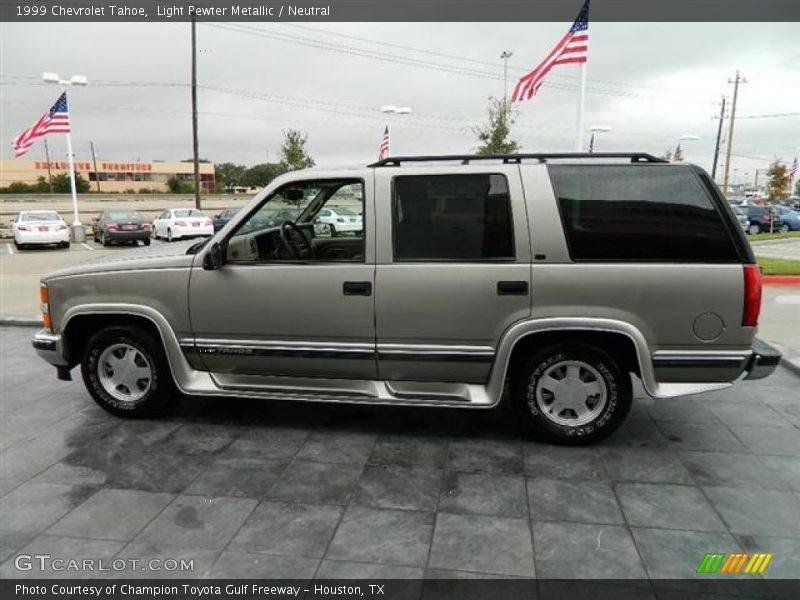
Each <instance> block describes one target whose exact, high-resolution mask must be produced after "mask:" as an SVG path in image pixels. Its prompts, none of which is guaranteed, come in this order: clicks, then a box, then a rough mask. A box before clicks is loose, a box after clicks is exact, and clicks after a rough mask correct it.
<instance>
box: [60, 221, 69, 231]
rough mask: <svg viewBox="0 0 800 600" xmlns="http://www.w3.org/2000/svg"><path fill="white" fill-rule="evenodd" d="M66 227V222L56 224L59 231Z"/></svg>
mask: <svg viewBox="0 0 800 600" xmlns="http://www.w3.org/2000/svg"><path fill="white" fill-rule="evenodd" d="M66 228H67V224H66V223H61V225H59V226H58V230H59V231H64V230H65V229H66Z"/></svg>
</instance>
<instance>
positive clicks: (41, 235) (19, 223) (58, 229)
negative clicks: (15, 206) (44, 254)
mask: <svg viewBox="0 0 800 600" xmlns="http://www.w3.org/2000/svg"><path fill="white" fill-rule="evenodd" d="M11 231H12V232H13V234H14V246H15V247H17V248H23V247H25V246H50V245H56V246H58V247H59V248H69V227H68V226H67V224H66V222H65V221H64V219H62V218H61V215H59V214H58V213H57V212H55V211H53V210H24V211H22V212H20V213H19V214H18V215H17V216H16V217H15V218H14V220H13V221H12V222H11Z"/></svg>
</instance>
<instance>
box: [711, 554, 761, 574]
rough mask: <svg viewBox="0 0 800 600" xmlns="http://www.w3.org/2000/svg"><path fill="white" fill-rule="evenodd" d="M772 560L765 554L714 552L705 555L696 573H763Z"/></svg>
mask: <svg viewBox="0 0 800 600" xmlns="http://www.w3.org/2000/svg"><path fill="white" fill-rule="evenodd" d="M771 560H772V554H771V553H770V554H765V553H763V552H754V553H753V554H750V553H749V552H735V553H731V554H728V553H725V552H715V553H713V554H706V555H705V556H704V557H703V560H701V561H700V564H699V565H698V567H697V573H728V574H731V575H735V574H737V573H763V572H764V571H765V570H766V568H767V565H768V564H769V562H770V561H771Z"/></svg>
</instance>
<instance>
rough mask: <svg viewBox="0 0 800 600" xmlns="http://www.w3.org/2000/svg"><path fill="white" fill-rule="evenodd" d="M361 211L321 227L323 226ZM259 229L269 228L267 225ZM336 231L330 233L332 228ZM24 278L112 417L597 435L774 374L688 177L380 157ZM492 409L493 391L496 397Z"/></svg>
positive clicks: (753, 305)
mask: <svg viewBox="0 0 800 600" xmlns="http://www.w3.org/2000/svg"><path fill="white" fill-rule="evenodd" d="M337 209H339V212H340V213H343V214H350V213H353V214H355V215H358V216H359V218H358V219H354V221H353V223H354V224H355V223H359V224H360V226H359V227H358V228H357V230H354V229H353V228H347V229H345V230H344V231H339V230H337V229H335V228H334V227H332V226H331V223H329V222H326V219H325V218H324V217H323V218H320V215H321V214H328V213H323V211H329V212H334V213H336V212H337ZM276 223H277V225H276ZM343 229H344V228H343ZM135 252H137V254H136V255H135V256H136V258H133V256H134V255H132V254H131V253H125V255H122V256H120V255H115V257H114V258H111V259H105V260H102V261H97V262H93V263H88V264H84V265H80V266H77V267H73V268H69V269H64V270H61V271H57V272H55V273H51V274H49V275H47V276H46V277H44V278H43V279H42V283H41V286H42V310H43V311H44V321H45V325H46V328H45V330H43V331H41V332H40V333H38V334H37V335H36V336H35V338H34V340H33V345H34V347H35V348H36V349H37V350H38V352H39V354H40V355H41V356H42V357H44V358H45V359H46V360H47V361H48V362H50V363H51V364H53V365H55V366H56V367H57V369H58V375H59V377H61V378H69V374H70V369H72V368H73V367H75V366H77V365H81V371H82V375H83V379H84V382H85V383H86V386H87V388H88V390H89V392H90V393H91V395H92V397H93V398H94V399H95V400H96V401H97V402H98V403H99V404H100V405H101V406H102V407H103V408H105V409H107V410H108V411H110V412H112V413H114V414H116V415H120V416H136V417H138V416H145V415H151V414H154V413H156V412H157V411H158V410H159V409H161V408H162V407H163V406H164V405H165V404H166V403H167V402H169V401H170V400H171V399H172V398H173V397H174V396H175V395H176V391H179V392H181V393H183V394H187V395H192V396H195V395H216V396H246V397H253V398H264V399H269V400H297V401H321V402H359V403H364V404H393V405H408V406H441V407H458V408H493V407H495V406H497V405H498V403H499V402H500V401H501V399H502V398H504V397H506V396H507V397H508V399H509V401H511V402H513V403H514V404H515V405H516V406H517V407H518V409H519V410H520V412H521V414H522V415H524V418H525V419H526V420H527V422H528V424H529V426H530V429H531V430H532V432H533V433H534V434H535V435H537V436H538V437H539V438H543V439H547V440H550V441H552V442H556V443H564V444H582V443H588V442H591V441H594V440H598V439H600V438H603V437H604V436H606V435H608V434H609V433H611V432H612V431H614V429H615V428H616V427H618V426H619V424H620V423H621V422H622V420H623V419H624V418H625V416H626V414H627V413H628V411H629V409H630V406H631V401H632V387H631V386H632V380H631V375H635V376H636V377H637V378H639V379H640V380H641V382H642V384H643V387H644V389H645V390H646V392H647V393H648V394H650V395H651V396H653V397H656V398H664V399H668V398H673V397H675V396H681V395H685V394H695V393H699V392H707V391H711V390H720V389H723V388H726V387H729V386H730V385H731V382H733V381H734V380H736V379H737V378H739V377H741V376H742V375H743V374H746V377H747V378H749V379H755V378H760V377H765V376H767V375H769V374H770V373H771V372H772V371H773V370H774V369H775V366H776V365H777V364H778V360H779V358H780V355H779V354H778V353H777V352H776V351H775V350H774V349H773V348H771V347H769V346H767V345H765V344H763V343H762V342H759V341H756V340H754V334H755V331H756V324H757V320H758V314H759V309H760V304H761V281H760V273H759V269H758V266H757V265H756V264H755V260H754V258H753V254H752V251H751V250H750V247H749V245H748V243H747V241H746V239H745V237H744V234H743V232H742V230H741V227H739V224H738V222H737V220H736V218H735V216H734V214H733V212H732V210H731V208H730V207H729V206H728V204H727V202H725V199H724V198H723V197H722V195H721V194H720V192H719V190H718V189H717V187H716V186H715V185H714V183H713V181H712V180H711V178H710V177H709V176H708V175H707V174H706V173H705V172H704V171H703V170H702V169H700V168H698V167H695V166H692V165H686V164H669V163H665V162H663V161H661V160H659V159H657V158H654V157H652V156H649V155H646V154H592V155H565V154H527V155H509V156H440V157H424V156H419V157H406V158H389V159H386V160H383V161H380V162H377V163H375V164H373V165H369V166H368V167H366V168H359V169H353V170H336V171H325V170H308V171H298V172H294V173H290V174H288V175H284V176H282V177H280V178H278V179H276V180H275V181H274V182H273V183H272V184H271V185H269V186H268V187H267V188H266V189H265V190H264V191H263V192H261V193H260V194H258V195H257V196H256V197H255V198H254V199H253V201H252V202H251V203H250V204H249V205H248V206H246V207H245V208H244V209H243V210H242V211H240V212H239V213H238V214H237V215H236V216H235V217H234V218H233V219H232V220H231V221H230V222H229V223H228V224H227V225H225V226H224V227H223V228H222V229H221V230H220V231H219V232H217V233H216V234H215V235H214V236H213V237H212V238H211V239H210V240H206V241H203V242H199V243H194V244H193V245H186V244H184V245H181V246H170V247H168V248H164V247H161V248H151V249H149V250H142V251H135ZM506 392H507V393H506Z"/></svg>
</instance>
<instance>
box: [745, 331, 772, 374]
mask: <svg viewBox="0 0 800 600" xmlns="http://www.w3.org/2000/svg"><path fill="white" fill-rule="evenodd" d="M780 362H781V353H780V351H779V350H778V349H777V348H775V347H774V346H771V345H770V344H768V343H767V342H765V341H764V340H759V339H755V340H754V341H753V355H752V356H751V357H750V360H749V362H748V363H747V368H745V371H747V376H746V377H745V379H763V378H764V377H769V376H770V375H772V372H773V371H774V370H775V368H776V367H777V366H778V365H779V364H780Z"/></svg>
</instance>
